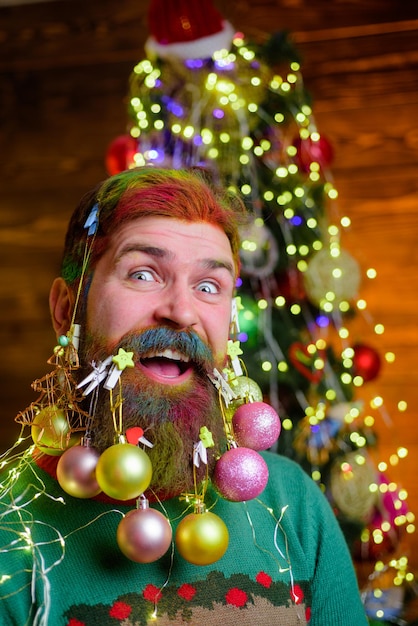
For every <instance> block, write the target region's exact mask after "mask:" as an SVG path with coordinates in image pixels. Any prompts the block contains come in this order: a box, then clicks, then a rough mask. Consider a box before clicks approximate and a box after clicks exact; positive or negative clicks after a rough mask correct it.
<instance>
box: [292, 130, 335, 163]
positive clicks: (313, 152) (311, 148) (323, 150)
mask: <svg viewBox="0 0 418 626" xmlns="http://www.w3.org/2000/svg"><path fill="white" fill-rule="evenodd" d="M293 145H294V147H295V148H296V150H297V153H296V157H295V160H296V162H297V164H298V166H299V168H300V169H301V170H302V171H303V172H310V170H311V167H310V166H311V163H319V165H320V166H321V168H323V169H324V168H327V167H328V166H329V165H330V164H331V163H332V160H333V158H334V149H333V147H332V145H331V144H330V142H329V141H328V139H326V138H325V137H323V136H322V135H321V136H320V137H319V139H318V140H316V141H314V140H313V139H312V138H311V137H308V138H307V139H302V138H301V137H297V138H296V139H295V140H294V142H293Z"/></svg>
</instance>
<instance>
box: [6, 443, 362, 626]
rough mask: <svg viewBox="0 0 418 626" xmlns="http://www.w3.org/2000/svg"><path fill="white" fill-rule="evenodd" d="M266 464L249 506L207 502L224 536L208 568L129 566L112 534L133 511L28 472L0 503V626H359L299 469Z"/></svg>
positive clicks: (356, 601)
mask: <svg viewBox="0 0 418 626" xmlns="http://www.w3.org/2000/svg"><path fill="white" fill-rule="evenodd" d="M263 456H264V458H265V459H266V461H267V463H268V467H269V472H270V478H269V482H268V485H267V487H266V489H265V490H264V492H263V493H262V494H261V496H260V497H259V498H258V499H256V500H252V501H250V502H248V503H233V502H228V501H226V500H223V499H222V498H218V497H217V495H216V493H215V492H214V491H209V494H208V496H209V500H210V501H211V502H212V504H214V507H213V508H212V509H211V510H212V512H214V513H216V514H217V515H218V516H219V517H221V518H222V519H223V521H224V522H225V523H226V525H227V527H228V530H229V536H230V540H229V546H228V549H227V551H226V553H225V555H224V556H223V557H222V558H221V559H220V560H219V561H217V562H215V563H214V564H212V565H210V566H196V565H192V564H190V563H188V562H187V561H185V560H184V559H182V557H181V556H179V555H178V554H177V553H176V550H174V557H173V558H172V552H171V550H169V551H168V553H167V554H166V555H165V556H164V557H162V558H161V559H160V560H159V561H157V562H155V563H151V564H145V565H144V564H139V563H134V562H132V561H130V560H129V559H127V558H126V557H125V556H124V555H123V554H122V553H121V552H120V550H119V548H118V545H117V542H116V529H117V526H118V524H119V522H120V520H121V519H122V516H123V515H124V514H125V513H127V512H128V511H129V510H132V508H133V507H132V506H130V505H129V506H127V505H126V503H124V504H123V503H105V502H102V501H100V500H98V499H95V500H79V499H75V498H72V497H71V496H68V495H67V494H65V493H64V492H63V491H62V489H61V488H60V486H59V484H58V483H57V482H56V480H55V479H54V478H53V477H51V476H50V475H49V474H48V473H47V472H45V471H44V470H42V469H40V468H39V467H38V466H36V465H35V464H34V463H32V462H30V463H28V464H26V466H25V467H24V468H23V469H22V471H21V473H20V477H19V480H18V482H17V483H16V484H15V485H14V487H13V489H12V490H11V489H6V493H4V494H3V496H2V498H1V500H0V600H1V602H0V624H1V625H2V626H25V625H35V624H36V625H37V626H45V625H48V626H96V625H97V626H107V625H112V626H118V625H120V626H151V625H154V624H155V625H156V626H166V625H179V626H180V625H181V626H215V625H216V626H220V625H221V626H228V625H231V626H237V624H239V626H272V625H274V624H280V625H281V626H293V625H295V626H296V625H297V626H301V625H304V624H305V625H307V624H309V626H365V625H366V624H367V619H366V617H365V614H364V610H363V607H362V604H361V601H360V596H359V592H358V588H357V581H356V578H355V574H354V570H353V567H352V563H351V560H350V556H349V553H348V550H347V547H346V543H345V540H344V538H343V536H342V533H341V531H340V529H339V526H338V524H337V522H336V520H335V517H334V515H333V513H332V510H331V508H330V506H329V504H328V502H327V501H326V499H325V497H324V496H323V495H322V493H321V492H320V490H319V488H318V487H317V486H316V485H315V484H314V482H313V481H312V480H311V479H310V478H309V477H308V476H307V475H306V474H305V473H304V472H303V471H302V470H301V468H300V467H299V466H298V465H296V464H295V463H293V462H291V461H289V460H288V459H286V458H284V457H281V456H279V455H276V454H271V453H263ZM17 494H20V495H19V496H17ZM35 496H36V497H35ZM152 506H154V505H152ZM155 506H156V508H158V507H157V505H155ZM164 508H165V513H166V514H167V513H168V516H169V519H170V521H171V522H172V525H173V529H174V528H175V526H176V524H177V523H178V520H179V519H180V518H181V516H182V515H183V514H184V510H185V504H184V502H181V501H180V500H179V499H178V498H176V499H173V500H169V501H166V502H165V503H164ZM189 512H190V511H189Z"/></svg>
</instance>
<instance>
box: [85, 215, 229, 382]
mask: <svg viewBox="0 0 418 626" xmlns="http://www.w3.org/2000/svg"><path fill="white" fill-rule="evenodd" d="M233 290H234V262H233V257H232V252H231V247H230V244H229V241H228V238H227V236H226V235H225V233H224V232H223V231H222V230H221V229H220V228H219V227H217V226H216V225H213V224H209V223H206V222H185V221H180V220H177V219H171V218H165V217H145V218H141V219H137V220H133V221H130V222H127V223H126V224H124V225H122V226H121V227H120V228H119V229H118V230H117V231H116V232H115V233H114V235H113V236H112V238H111V240H110V245H109V247H108V249H107V250H106V252H105V253H104V255H103V256H102V257H101V258H100V260H99V261H98V263H97V265H96V267H95V269H94V272H93V278H92V282H91V286H90V289H89V294H88V303H87V331H88V333H89V334H91V335H92V336H96V337H100V338H101V341H103V342H104V343H105V345H106V347H107V348H108V350H109V354H111V353H112V352H113V348H114V347H115V346H116V345H117V344H118V342H119V341H120V339H121V338H122V337H123V336H125V335H127V334H129V333H138V332H141V331H142V330H144V329H148V328H158V327H160V326H164V327H169V328H171V329H173V330H192V331H194V332H195V333H196V334H197V335H198V336H199V337H200V338H201V339H202V340H203V341H204V342H205V343H206V344H207V345H208V346H209V347H210V349H211V350H212V353H213V356H214V359H215V364H216V365H217V366H220V367H221V366H222V365H223V364H224V359H225V353H226V345H227V340H228V334H229V324H230V313H231V298H232V295H233ZM165 356H170V355H169V354H167V355H165ZM174 356H176V355H174ZM136 367H138V368H140V369H141V370H142V372H143V374H145V375H146V376H147V377H148V378H149V379H150V381H153V380H154V381H155V382H157V383H160V384H165V385H176V384H181V383H184V382H186V380H187V378H188V376H190V375H192V372H191V371H190V370H188V369H187V367H184V366H183V367H182V368H178V367H176V360H175V359H174V360H169V359H162V360H161V362H160V363H159V365H158V366H157V363H156V362H154V364H153V367H145V366H144V365H143V364H141V363H138V364H136Z"/></svg>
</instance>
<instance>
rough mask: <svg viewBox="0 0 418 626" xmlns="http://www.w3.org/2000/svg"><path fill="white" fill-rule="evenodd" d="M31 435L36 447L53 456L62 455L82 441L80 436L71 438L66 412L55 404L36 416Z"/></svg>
mask: <svg viewBox="0 0 418 626" xmlns="http://www.w3.org/2000/svg"><path fill="white" fill-rule="evenodd" d="M31 435H32V439H33V442H34V443H35V445H36V447H37V448H38V449H39V450H40V451H41V452H43V453H44V454H49V455H51V456H59V455H61V454H62V453H63V452H65V450H67V449H68V448H70V447H71V446H73V445H75V444H76V443H79V441H80V436H79V435H78V436H77V435H73V436H71V429H70V426H69V424H68V421H67V417H66V415H65V411H64V410H63V409H60V408H58V407H57V406H55V405H54V404H53V405H51V406H47V407H45V408H44V409H42V410H41V411H39V413H38V414H37V415H36V416H35V419H34V420H33V423H32V428H31Z"/></svg>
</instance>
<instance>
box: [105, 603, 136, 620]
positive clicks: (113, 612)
mask: <svg viewBox="0 0 418 626" xmlns="http://www.w3.org/2000/svg"><path fill="white" fill-rule="evenodd" d="M131 613H132V607H130V606H129V604H126V603H125V602H115V603H114V604H113V605H112V608H111V609H110V611H109V615H110V617H114V618H116V619H126V618H127V617H129V616H130V614H131Z"/></svg>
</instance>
